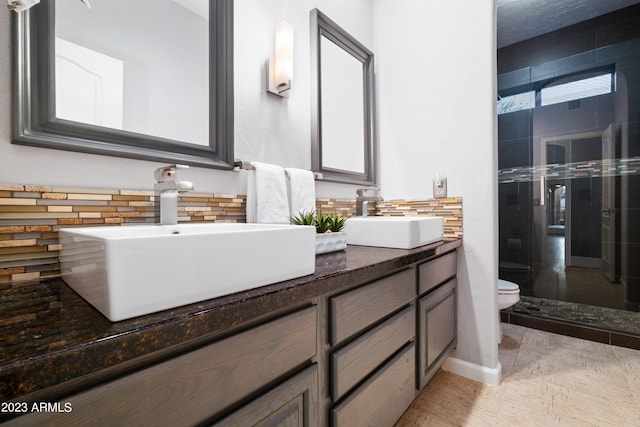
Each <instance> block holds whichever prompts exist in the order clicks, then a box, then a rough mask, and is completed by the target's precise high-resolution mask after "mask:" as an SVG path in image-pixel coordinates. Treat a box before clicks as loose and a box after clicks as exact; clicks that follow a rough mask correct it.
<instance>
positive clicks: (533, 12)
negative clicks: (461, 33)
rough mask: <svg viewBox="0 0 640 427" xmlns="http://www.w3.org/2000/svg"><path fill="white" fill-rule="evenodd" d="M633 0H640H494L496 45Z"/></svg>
mask: <svg viewBox="0 0 640 427" xmlns="http://www.w3.org/2000/svg"><path fill="white" fill-rule="evenodd" d="M637 3H640V0H496V5H497V8H498V16H497V27H498V48H501V47H504V46H508V45H510V44H514V43H517V42H520V41H523V40H527V39H530V38H532V37H536V36H539V35H541V34H545V33H549V32H551V31H555V30H558V29H560V28H563V27H568V26H569V25H573V24H577V23H578V22H582V21H586V20H588V19H591V18H595V17H596V16H600V15H604V14H606V13H609V12H613V11H614V10H618V9H622V8H624V7H627V6H631V5H634V4H637Z"/></svg>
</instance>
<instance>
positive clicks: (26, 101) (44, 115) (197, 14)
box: [13, 0, 233, 169]
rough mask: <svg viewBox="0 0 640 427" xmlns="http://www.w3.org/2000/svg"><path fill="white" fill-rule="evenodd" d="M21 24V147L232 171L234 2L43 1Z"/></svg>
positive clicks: (17, 138)
mask: <svg viewBox="0 0 640 427" xmlns="http://www.w3.org/2000/svg"><path fill="white" fill-rule="evenodd" d="M147 18H148V19H147ZM13 19H14V21H13V24H14V27H13V31H14V33H13V36H14V43H13V46H14V47H13V48H14V76H15V83H16V84H15V85H14V87H15V91H14V106H15V109H14V111H15V112H16V114H15V115H14V132H13V133H14V138H13V142H14V143H16V144H24V145H31V146H38V147H45V148H53V149H61V150H69V151H78V152H85V153H92V154H101V155H108V156H118V157H128V158H135V159H143V160H153V161H163V162H171V163H182V164H189V165H194V166H202V167H210V168H220V169H231V168H232V167H233V0H209V1H208V2H207V1H202V2H190V1H185V0H92V1H91V8H89V7H87V6H86V4H85V3H84V2H81V1H80V0H66V1H53V0H42V1H41V2H40V3H39V4H37V5H35V6H34V7H32V8H31V9H29V10H27V11H24V12H21V13H19V14H15V16H14V17H13Z"/></svg>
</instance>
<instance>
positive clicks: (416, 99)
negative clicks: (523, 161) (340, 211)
mask: <svg viewBox="0 0 640 427" xmlns="http://www.w3.org/2000/svg"><path fill="white" fill-rule="evenodd" d="M374 5H375V6H374V29H375V52H376V64H377V65H376V69H377V76H376V78H377V85H378V114H379V117H380V121H379V132H380V134H379V139H380V181H379V183H380V186H381V188H382V190H383V195H384V196H385V197H386V198H389V197H402V198H423V197H430V196H431V195H432V177H433V175H434V174H435V172H436V171H437V170H439V171H442V172H444V173H446V174H447V176H448V186H449V194H450V195H455V196H461V197H462V198H463V211H464V217H463V221H464V247H463V249H462V250H461V252H460V255H461V256H460V262H459V272H460V274H459V276H458V291H459V294H458V297H459V300H458V304H459V317H458V320H459V323H458V332H459V341H458V349H457V351H456V355H455V356H456V358H459V359H462V360H464V361H467V362H471V363H473V364H475V365H478V366H480V367H485V368H489V369H496V368H497V366H498V356H497V344H496V342H497V339H496V338H497V336H496V334H497V328H496V324H497V313H498V312H497V305H496V296H497V292H496V286H497V277H498V274H497V267H498V257H497V252H498V251H497V248H498V245H497V236H498V226H497V215H498V212H497V151H496V147H497V142H496V141H497V139H496V138H497V136H496V128H497V124H496V113H495V104H496V102H495V99H496V83H495V78H496V77H495V76H496V65H495V52H496V45H495V18H494V16H495V14H494V7H495V6H494V1H493V0H461V1H456V2H442V1H424V0H394V1H389V0H374Z"/></svg>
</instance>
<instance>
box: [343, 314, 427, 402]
mask: <svg viewBox="0 0 640 427" xmlns="http://www.w3.org/2000/svg"><path fill="white" fill-rule="evenodd" d="M415 315H416V312H415V305H412V306H410V307H407V308H406V309H404V310H403V311H402V312H400V313H398V314H396V315H395V316H393V317H392V318H390V319H389V320H387V321H385V322H384V323H382V324H381V325H379V326H376V327H375V328H374V329H372V330H371V331H369V332H367V333H366V334H364V335H363V336H361V337H359V338H357V339H356V340H354V341H353V342H351V343H349V344H348V345H346V346H345V347H343V348H341V349H340V350H338V351H336V352H335V353H333V354H332V355H331V397H332V398H333V401H334V402H335V401H337V400H338V399H339V398H340V397H342V396H343V395H344V394H345V393H346V392H347V391H349V389H351V388H352V387H353V386H355V385H356V384H357V383H359V382H360V381H361V380H362V379H364V378H365V377H366V376H367V375H369V374H370V373H371V372H373V371H374V370H375V369H376V368H377V367H378V366H380V365H381V364H382V362H384V361H385V360H386V359H388V358H389V357H390V356H391V355H392V354H394V353H395V352H396V351H397V350H398V349H400V348H401V347H402V346H403V345H405V344H406V343H407V342H409V341H410V340H411V339H413V338H414V337H415V329H416V327H415V323H416V322H415Z"/></svg>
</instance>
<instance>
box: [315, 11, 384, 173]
mask: <svg viewBox="0 0 640 427" xmlns="http://www.w3.org/2000/svg"><path fill="white" fill-rule="evenodd" d="M311 73H312V76H311V85H312V91H311V93H312V96H311V126H312V128H311V155H312V159H311V164H312V169H313V170H314V171H315V172H319V173H321V174H322V177H323V179H324V180H327V181H335V182H345V183H352V184H361V185H373V184H375V151H376V150H375V145H376V144H375V111H374V106H375V97H374V63H373V53H372V52H371V51H370V50H369V49H367V48H366V47H365V46H364V45H363V44H362V43H360V42H359V41H358V40H356V39H355V38H354V37H353V36H351V35H350V34H349V33H347V32H346V31H345V30H344V29H342V28H341V27H340V26H339V25H338V24H336V23H335V22H333V21H332V20H331V19H329V18H328V17H327V16H326V15H324V14H323V13H322V12H320V11H319V10H317V9H314V10H312V11H311Z"/></svg>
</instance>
